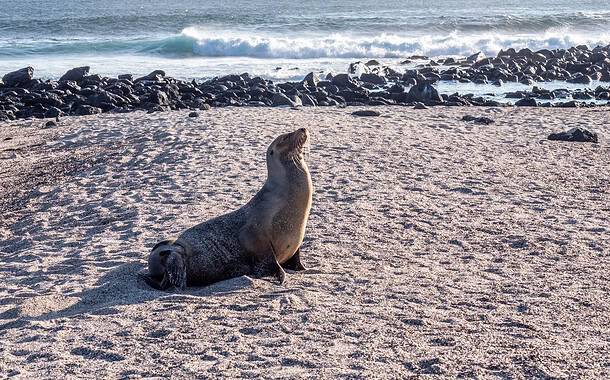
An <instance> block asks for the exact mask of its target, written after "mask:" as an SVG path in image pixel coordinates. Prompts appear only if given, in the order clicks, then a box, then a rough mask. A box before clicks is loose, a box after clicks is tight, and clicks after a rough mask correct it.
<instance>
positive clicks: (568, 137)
mask: <svg viewBox="0 0 610 380" xmlns="http://www.w3.org/2000/svg"><path fill="white" fill-rule="evenodd" d="M548 139H549V140H555V141H570V142H593V143H596V142H598V139H597V133H595V132H591V131H588V130H586V129H584V128H580V127H577V128H572V129H570V130H568V131H565V132H559V133H552V134H550V135H549V137H548Z"/></svg>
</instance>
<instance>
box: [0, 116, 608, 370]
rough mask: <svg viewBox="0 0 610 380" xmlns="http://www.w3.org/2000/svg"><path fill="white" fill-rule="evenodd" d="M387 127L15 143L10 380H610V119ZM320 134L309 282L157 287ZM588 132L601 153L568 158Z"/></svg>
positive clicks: (314, 147)
mask: <svg viewBox="0 0 610 380" xmlns="http://www.w3.org/2000/svg"><path fill="white" fill-rule="evenodd" d="M375 109H376V110H378V111H380V112H381V115H382V116H381V117H377V118H358V117H355V116H352V115H351V112H352V111H354V110H355V108H347V109H337V108H320V109H301V110H290V109H269V108H262V109H258V108H248V109H235V108H233V109H231V108H225V109H213V110H211V111H208V112H203V113H201V117H199V118H195V119H193V118H188V117H187V114H188V112H172V113H160V114H151V115H148V114H143V113H134V114H128V115H108V114H105V115H99V116H94V117H82V118H66V119H63V120H62V121H61V122H60V125H59V127H56V128H49V129H42V128H41V125H42V124H41V122H40V121H21V122H15V123H11V124H4V125H2V126H0V211H1V212H2V219H0V252H1V255H2V256H1V262H0V265H1V266H0V270H1V276H0V341H1V342H2V344H0V377H5V376H16V377H18V378H71V377H91V376H95V377H96V378H140V377H151V376H162V377H168V376H174V377H180V378H183V377H185V378H195V377H197V378H215V377H232V378H238V377H239V378H244V377H247V378H250V377H252V378H258V377H264V378H302V377H305V378H405V377H410V376H413V377H417V376H419V375H423V374H428V375H430V376H431V377H439V378H456V377H458V376H462V377H464V378H494V377H498V378H507V379H508V378H524V377H526V378H577V377H583V378H584V377H587V378H603V377H607V376H609V375H610V359H609V356H608V352H610V351H609V349H610V340H609V338H608V337H609V336H610V317H609V316H610V297H609V296H610V283H609V282H608V275H609V273H610V260H609V253H610V222H609V220H610V196H609V192H610V170H609V168H610V143H609V142H608V137H609V136H610V127H609V126H608V121H609V120H610V109H608V108H597V109H580V110H568V109H565V110H549V109H527V108H519V109H513V108H502V109H494V108H443V107H437V108H433V109H429V110H412V109H408V108H402V107H392V108H381V107H377V108H375ZM465 114H471V115H475V116H488V117H492V118H494V119H495V120H496V123H495V124H493V125H489V126H478V125H474V124H470V123H466V122H463V121H460V119H461V117H462V116H463V115H465ZM303 126H305V127H308V128H310V131H311V134H312V143H311V153H310V157H309V161H310V170H311V173H312V177H313V181H314V186H315V194H314V204H313V209H312V214H311V218H310V220H309V224H308V229H307V234H306V239H305V242H304V246H303V248H302V251H303V256H304V263H305V265H306V266H308V267H309V268H310V269H309V270H308V271H306V272H304V273H298V274H295V273H292V274H289V275H288V277H287V282H286V284H285V285H284V286H278V285H276V284H274V283H271V282H269V281H266V280H257V279H251V278H248V277H242V278H237V279H233V280H230V281H226V282H222V283H218V284H215V285H213V286H210V287H207V288H192V289H189V290H187V291H186V292H183V293H164V292H159V291H156V290H152V289H150V288H148V287H147V286H146V285H145V284H144V283H143V282H142V281H140V280H139V279H138V278H137V277H136V273H137V272H138V271H139V270H141V269H142V268H143V267H144V263H145V259H146V256H147V253H148V251H149V250H150V248H151V247H152V246H153V245H154V244H155V243H156V242H157V241H158V240H160V239H162V238H167V237H172V236H175V235H177V234H178V233H179V232H180V231H182V230H183V229H185V228H187V227H189V226H192V225H193V224H196V223H199V222H200V221H202V220H205V219H208V218H211V217H213V216H215V215H218V214H221V213H225V212H227V211H230V210H232V209H234V208H237V207H238V206H240V205H241V204H243V203H245V202H246V201H247V200H248V199H249V198H250V197H251V196H252V195H253V194H254V193H255V192H256V191H257V190H258V188H259V187H260V186H261V184H262V183H263V182H264V180H265V177H266V169H265V164H264V155H263V152H264V150H265V148H266V146H267V144H268V143H270V142H271V140H272V139H273V137H274V136H275V135H277V134H279V133H283V132H286V131H290V130H293V129H295V128H297V127H303ZM573 126H586V127H588V128H590V129H593V130H595V131H597V132H598V133H599V134H600V138H601V143H600V144H579V143H560V142H551V141H547V140H546V136H547V135H548V134H549V133H551V132H556V131H558V130H563V129H567V128H569V127H573ZM8 138H10V139H8Z"/></svg>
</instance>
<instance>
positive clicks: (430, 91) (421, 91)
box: [409, 82, 443, 104]
mask: <svg viewBox="0 0 610 380" xmlns="http://www.w3.org/2000/svg"><path fill="white" fill-rule="evenodd" d="M409 98H410V100H411V101H413V102H422V103H424V104H426V103H431V102H442V101H443V98H442V97H441V96H440V95H439V93H438V91H437V90H436V88H434V87H433V86H432V85H431V84H428V83H425V82H424V83H419V84H417V85H415V86H413V87H411V89H410V90H409Z"/></svg>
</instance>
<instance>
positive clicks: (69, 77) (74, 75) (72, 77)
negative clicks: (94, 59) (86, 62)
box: [59, 66, 90, 82]
mask: <svg viewBox="0 0 610 380" xmlns="http://www.w3.org/2000/svg"><path fill="white" fill-rule="evenodd" d="M89 69H90V67H89V66H82V67H75V68H73V69H70V70H68V71H67V72H66V73H65V74H64V75H62V76H61V78H59V80H60V81H73V82H80V81H81V80H83V78H84V77H85V76H87V75H89Z"/></svg>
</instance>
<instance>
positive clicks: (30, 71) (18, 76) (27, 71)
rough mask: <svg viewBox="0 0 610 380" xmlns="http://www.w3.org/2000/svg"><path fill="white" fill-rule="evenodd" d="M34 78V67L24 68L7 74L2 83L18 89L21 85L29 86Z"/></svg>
mask: <svg viewBox="0 0 610 380" xmlns="http://www.w3.org/2000/svg"><path fill="white" fill-rule="evenodd" d="M33 77H34V68H33V67H30V66H28V67H24V68H23V69H19V70H17V71H13V72H10V73H8V74H5V75H4V76H3V77H2V81H3V82H4V84H5V85H6V86H7V87H18V86H20V85H24V84H28V83H29V82H30V81H31V80H32V78H33Z"/></svg>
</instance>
